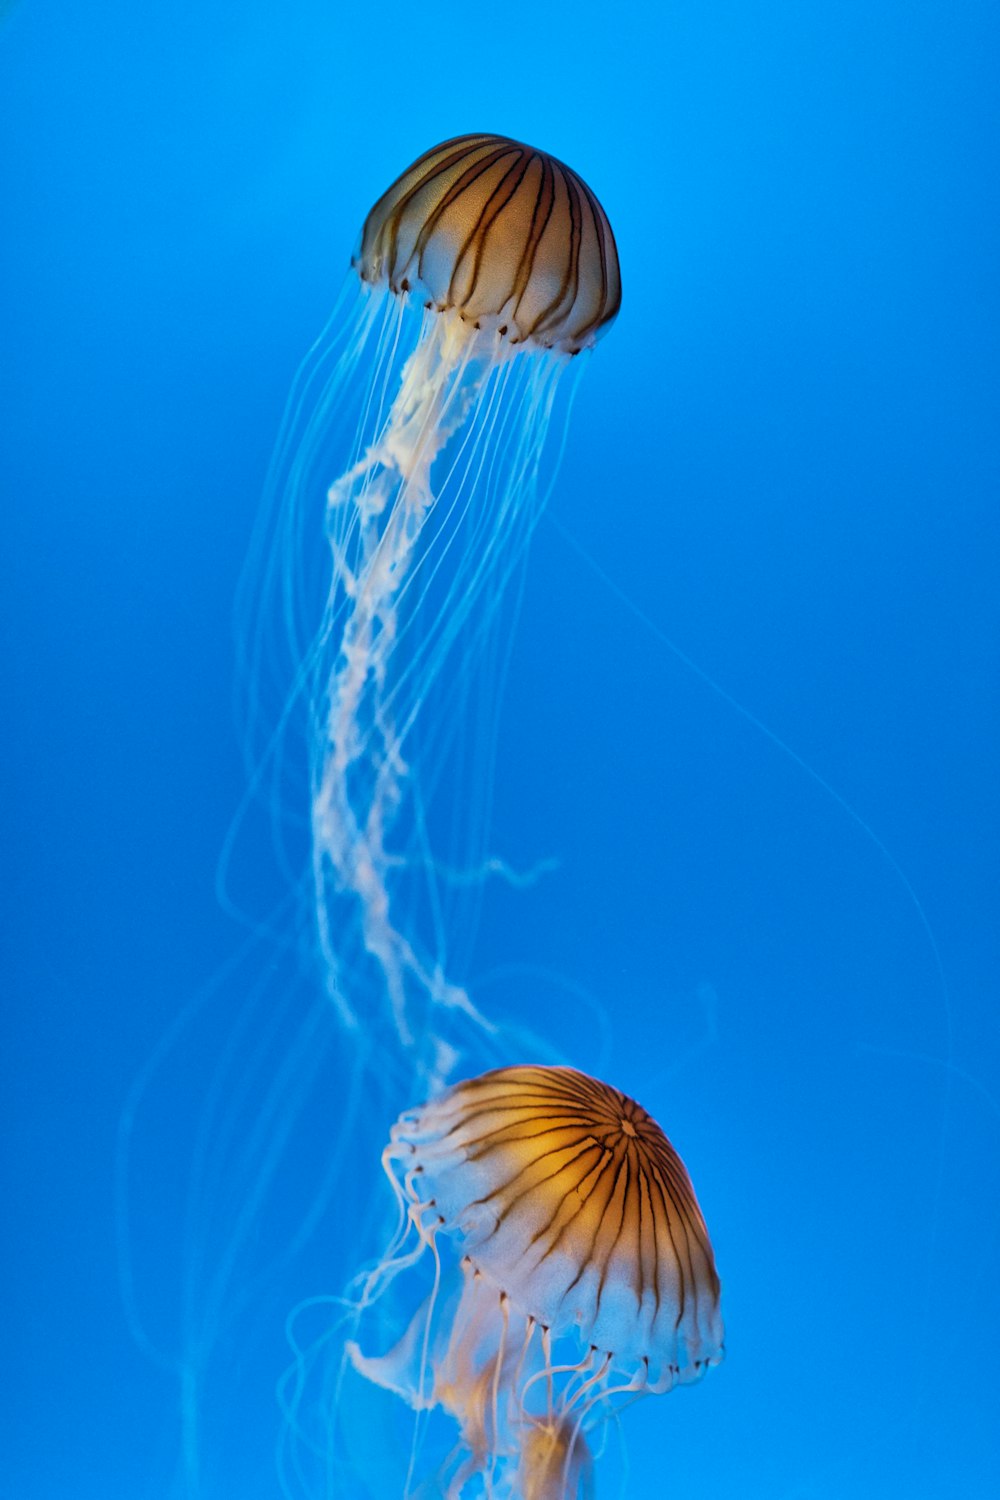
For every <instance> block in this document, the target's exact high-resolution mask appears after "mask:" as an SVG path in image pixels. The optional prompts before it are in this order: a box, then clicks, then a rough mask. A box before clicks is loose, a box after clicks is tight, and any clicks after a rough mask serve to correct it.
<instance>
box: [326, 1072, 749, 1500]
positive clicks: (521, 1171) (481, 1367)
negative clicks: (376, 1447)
mask: <svg viewBox="0 0 1000 1500" xmlns="http://www.w3.org/2000/svg"><path fill="white" fill-rule="evenodd" d="M383 1163H384V1165H385V1167H386V1171H387V1172H388V1174H389V1177H390V1181H391V1182H392V1184H393V1186H394V1189H395V1191H396V1193H397V1197H398V1199H399V1202H400V1205H401V1208H402V1211H403V1219H404V1223H405V1225H406V1226H407V1227H408V1228H409V1229H411V1230H413V1231H414V1232H415V1236H416V1247H415V1249H414V1248H411V1247H410V1246H408V1245H407V1243H406V1239H405V1237H400V1238H399V1239H398V1240H397V1243H396V1244H395V1245H394V1246H393V1247H392V1248H391V1251H390V1253H389V1255H388V1256H387V1257H386V1259H385V1261H384V1262H383V1263H382V1265H381V1266H380V1268H379V1269H378V1271H377V1272H376V1273H375V1278H376V1279H375V1282H374V1283H373V1285H375V1286H376V1287H377V1286H378V1285H380V1284H381V1280H384V1282H385V1284H386V1285H388V1284H390V1283H391V1282H393V1281H394V1280H395V1278H396V1277H397V1275H399V1274H400V1273H401V1271H403V1270H409V1269H410V1268H411V1267H412V1266H413V1265H414V1264H415V1263H416V1262H417V1261H418V1260H419V1258H420V1254H421V1252H422V1251H426V1252H429V1255H430V1257H431V1258H432V1259H433V1263H434V1266H435V1273H434V1280H433V1285H432V1288H431V1291H430V1293H429V1294H428V1296H427V1298H426V1300H425V1302H424V1303H423V1305H422V1306H421V1307H420V1308H419V1309H418V1310H417V1313H416V1314H415V1316H414V1317H413V1319H412V1321H411V1323H410V1325H409V1328H408V1330H407V1333H406V1334H405V1335H404V1336H403V1338H402V1339H401V1340H400V1341H399V1343H398V1344H397V1345H395V1346H394V1347H392V1348H391V1349H390V1350H389V1351H388V1352H387V1353H386V1354H383V1355H369V1354H365V1353H363V1352H362V1350H361V1347H360V1345H359V1343H358V1342H357V1341H355V1342H354V1343H352V1344H351V1345H350V1346H349V1354H350V1358H351V1360H352V1363H353V1365H354V1367H355V1369H356V1370H357V1372H358V1373H359V1374H361V1375H362V1376H364V1377H365V1378H367V1379H368V1380H370V1381H373V1382H375V1383H376V1384H378V1385H382V1386H385V1387H386V1388H388V1389H390V1390H393V1391H395V1392H396V1393H397V1394H399V1395H402V1396H403V1397H404V1398H405V1399H406V1400H407V1401H408V1402H409V1403H410V1404H411V1406H413V1407H414V1408H415V1409H416V1410H418V1411H427V1410H430V1409H433V1408H434V1407H435V1406H440V1407H441V1408H442V1409H443V1410H444V1411H446V1412H448V1413H449V1414H450V1415H451V1416H452V1417H453V1418H455V1419H456V1420H457V1423H458V1426H459V1431H460V1434H461V1438H460V1443H459V1449H458V1454H459V1456H458V1458H457V1460H456V1467H455V1469H454V1473H453V1474H452V1477H451V1480H450V1484H451V1488H448V1489H447V1490H446V1493H448V1494H454V1495H458V1494H460V1493H461V1492H462V1483H464V1482H465V1480H466V1479H469V1478H471V1477H472V1475H473V1474H491V1475H493V1477H494V1478H496V1477H497V1476H498V1475H499V1476H502V1477H504V1479H505V1482H506V1483H509V1484H510V1485H511V1486H512V1488H510V1489H509V1490H498V1493H510V1494H512V1495H515V1496H518V1497H520V1500H528V1497H535V1500H576V1497H577V1496H578V1495H579V1494H580V1492H581V1486H586V1485H587V1484H588V1483H589V1473H590V1456H589V1445H588V1439H587V1434H588V1432H589V1431H590V1430H591V1429H593V1428H594V1427H595V1426H596V1425H597V1423H598V1422H599V1421H600V1420H601V1418H603V1417H604V1416H606V1415H608V1413H609V1412H610V1411H611V1410H613V1409H614V1407H615V1398H619V1397H620V1398H626V1397H628V1398H631V1397H634V1396H636V1395H642V1394H652V1393H662V1392H664V1391H668V1390H670V1389H671V1388H672V1387H673V1386H674V1385H678V1384H688V1383H691V1382H693V1381H695V1380H697V1379H699V1378H700V1377H701V1376H702V1375H703V1374H704V1373H705V1371H706V1370H707V1369H709V1368H710V1367H711V1366H713V1365H716V1364H718V1363H719V1361H720V1360H721V1358H722V1354H723V1329H722V1320H721V1314H720V1308H719V1298H720V1287H719V1279H718V1276H717V1273H716V1270H715V1261H714V1257H713V1253H712V1247H711V1242H710V1240H709V1237H708V1232H707V1229H706V1227H705V1222H704V1219H703V1217H702V1214H701V1210H700V1208H699V1206H698V1202H697V1199H696V1197H695V1194H694V1189H693V1188H692V1186H691V1181H690V1178H689V1177H688V1175H687V1172H686V1171H685V1168H684V1165H683V1163H682V1162H681V1159H680V1157H679V1156H678V1155H677V1152H676V1151H675V1150H674V1148H673V1146H672V1145H671V1144H670V1142H669V1141H668V1140H667V1137H666V1136H665V1135H664V1133H663V1131H662V1130H661V1129H660V1127H659V1126H658V1125H657V1124H656V1122H655V1121H654V1120H653V1119H652V1118H651V1117H650V1116H649V1115H648V1114H647V1113H646V1111H645V1110H644V1109H642V1107H641V1106H640V1105H638V1104H637V1103H636V1102H635V1101H634V1100H633V1099H630V1098H629V1097H628V1096H627V1095H625V1094H623V1093H621V1092H620V1091H619V1090H617V1089H614V1088H612V1087H610V1086H609V1085H607V1084H604V1083H601V1082H599V1081H597V1080H596V1079H593V1078H590V1077H588V1076H587V1075H586V1074H584V1073H580V1072H577V1071H576V1070H575V1069H572V1068H564V1067H545V1066H530V1067H524V1066H522V1067H509V1068H501V1069H497V1070H494V1071H491V1072H489V1073H486V1074H483V1075H482V1076H480V1077H478V1078H473V1079H470V1080H468V1081H467V1082H464V1083H459V1084H456V1085H454V1086H453V1087H452V1088H450V1089H449V1090H447V1091H446V1092H445V1093H444V1094H442V1095H441V1096H440V1097H439V1098H437V1099H434V1100H432V1101H430V1102H429V1103H428V1104H425V1105H424V1106H422V1107H421V1108H419V1109H416V1110H412V1111H408V1112H407V1113H406V1114H404V1115H403V1116H402V1117H401V1118H400V1119H399V1120H398V1121H397V1123H396V1125H395V1126H394V1127H393V1129H392V1133H391V1139H390V1142H389V1145H388V1146H387V1147H386V1149H385V1152H384V1155H383ZM451 1245H454V1248H455V1250H456V1252H457V1257H456V1258H457V1260H458V1266H457V1269H456V1268H454V1267H453V1268H452V1269H451V1271H449V1266H448V1265H445V1267H444V1270H442V1260H443V1258H444V1257H445V1256H446V1255H447V1254H448V1250H449V1247H450V1246H451ZM455 1278H458V1279H460V1283H461V1286H460V1291H459V1292H458V1293H457V1294H456V1293H455V1292H454V1290H453V1289H452V1288H451V1286H450V1280H452V1279H455ZM442 1488H443V1489H444V1486H443V1485H442Z"/></svg>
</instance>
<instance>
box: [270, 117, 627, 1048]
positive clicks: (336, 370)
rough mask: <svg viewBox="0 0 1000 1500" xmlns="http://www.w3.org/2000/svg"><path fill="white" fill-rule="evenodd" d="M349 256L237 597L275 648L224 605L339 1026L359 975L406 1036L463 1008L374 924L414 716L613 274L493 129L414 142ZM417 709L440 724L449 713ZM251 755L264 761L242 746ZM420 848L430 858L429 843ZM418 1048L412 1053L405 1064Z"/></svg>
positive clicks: (379, 917) (368, 1011)
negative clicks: (254, 564) (296, 829)
mask: <svg viewBox="0 0 1000 1500" xmlns="http://www.w3.org/2000/svg"><path fill="white" fill-rule="evenodd" d="M353 264H354V268H355V271H356V273H357V277H358V278H360V283H361V293H362V295H361V297H360V299H358V298H357V281H356V280H354V278H352V280H354V293H353V296H354V301H355V306H354V310H353V313H352V314H350V315H348V316H343V315H342V311H341V312H338V313H337V314H335V317H334V320H333V323H332V325H331V327H332V332H331V333H330V336H329V337H328V338H326V339H324V340H321V341H320V342H319V343H318V345H317V347H316V350H315V351H314V354H313V357H312V360H311V362H310V363H309V364H308V365H307V367H306V368H305V370H304V372H303V374H302V376H301V377H300V382H299V386H298V387H297V389H296V390H295V391H294V392H293V395H292V398H291V400H290V402H289V416H288V426H287V428H286V431H285V433H284V435H283V437H282V439H281V441H280V444H279V452H278V455H277V459H276V464H275V471H274V480H273V490H274V494H275V498H276V501H277V503H276V505H275V510H274V518H273V519H272V522H271V523H270V529H268V524H265V525H264V526H263V529H262V532H261V534H260V536H259V537H258V540H257V543H256V549H255V550H256V556H257V557H258V558H259V559H260V568H261V572H262V577H263V580H264V586H265V589H270V590H271V592H272V594H273V596H274V597H273V599H272V600H271V601H270V603H269V604H268V603H267V601H265V603H264V606H263V607H258V609H257V614H258V617H259V618H260V617H263V618H266V617H268V616H271V617H273V618H276V619H279V620H281V621H282V622H283V624H284V626H285V627H286V628H287V630H288V633H289V641H288V643H287V644H286V643H280V644H279V647H278V649H277V650H275V649H274V646H273V643H271V642H269V641H267V640H262V639H261V637H260V633H259V631H257V630H255V629H254V628H253V627H252V626H251V627H250V628H248V630H247V631H246V632H245V634H246V635H247V636H248V638H249V639H250V640H251V642H252V650H253V651H254V652H256V653H257V656H256V659H254V660H251V661H250V662H249V663H248V675H249V678H250V681H251V684H252V685H253V692H252V694H251V707H252V708H254V709H255V708H256V705H257V704H258V703H259V702H260V701H261V699H262V697H263V692H262V691H261V689H260V687H259V684H258V679H259V678H260V677H261V676H264V675H266V674H267V673H268V672H269V671H272V670H273V664H274V661H275V659H276V658H277V657H278V654H279V652H280V653H282V655H283V656H284V657H285V658H287V663H288V664H287V667H286V671H287V672H288V674H289V676H290V679H291V683H292V686H291V689H290V693H291V698H292V702H291V705H290V707H289V708H287V709H286V711H285V714H284V717H283V720H282V724H283V725H284V724H285V723H288V722H291V721H293V720H294V709H295V707H296V699H304V700H305V704H306V712H307V739H308V746H309V752H310V777H309V797H310V801H311V832H312V850H311V854H312V859H311V876H312V879H311V893H312V897H313V902H312V904H313V906H314V918H315V928H316V933H317V937H318V947H319V951H320V957H321V960H322V962H323V969H324V973H325V976H326V979H327V984H328V989H329V993H330V996H331V998H332V999H333V1000H334V1002H335V1003H336V1005H337V1007H338V1009H339V1011H340V1014H341V1016H342V1018H343V1020H344V1021H345V1023H347V1024H348V1025H350V1026H358V1025H360V1024H361V1020H362V1017H361V1014H360V1012H361V1009H362V1007H361V1006H360V1004H359V1000H358V996H359V994H364V995H365V996H370V997H374V998H373V999H372V1000H371V1001H370V1002H369V1004H368V1005H367V1007H365V1013H364V1016H363V1021H364V1025H365V1028H366V1032H367V1033H368V1034H370V1033H371V1030H372V1028H373V1027H375V1028H376V1029H377V1028H378V1027H379V1026H381V1028H382V1030H383V1032H384V1033H386V1034H387V1036H388V1037H391V1038H392V1039H393V1040H394V1041H395V1043H396V1044H401V1045H402V1046H403V1047H404V1048H406V1049H408V1050H409V1049H418V1052H419V1049H420V1047H421V1046H422V1044H421V1042H420V1037H421V1036H431V1037H437V1036H438V1032H439V1027H438V1026H437V1025H435V1024H433V1023H432V1024H431V1025H430V1027H428V1026H426V1025H425V1024H424V1022H423V1021H421V1024H420V1026H419V1027H416V1026H415V1025H414V1022H413V1015H414V1011H415V1008H417V1009H418V1010H419V1014H420V1015H421V1017H423V1015H424V1013H425V1011H426V1009H427V1006H428V1003H430V1005H431V1008H432V1011H433V1010H434V1008H435V1007H438V1008H441V1009H443V1008H448V1009H451V1010H452V1011H456V1012H463V1013H464V1015H465V1017H466V1019H471V1020H472V1021H473V1024H478V1022H479V1018H478V1017H477V1016H476V1014H475V1012H474V1010H473V1008H472V1006H471V1005H470V1003H469V1001H468V999H467V997H466V995H465V993H464V991H463V990H462V989H461V988H460V987H459V986H457V985H454V984H452V983H451V982H450V981H449V980H448V978H447V976H446V975H445V974H444V973H443V972H442V971H441V966H440V965H439V964H437V963H436V962H435V961H433V960H432V959H431V958H429V957H428V955H427V953H426V951H425V949H424V948H423V947H422V946H421V943H420V941H419V940H418V937H417V936H416V935H415V934H412V933H405V932H403V931H402V930H401V929H400V927H399V926H398V925H397V918H396V907H397V904H399V903H398V902H397V896H396V892H397V889H398V886H399V883H400V881H402V880H405V879H406V872H407V870H408V869H410V868H412V863H411V860H410V855H409V854H408V852H407V850H406V848H405V847H401V845H402V843H403V840H402V839H400V827H401V826H402V827H403V828H404V829H405V827H406V825H405V821H404V820H403V819H401V816H400V814H401V810H402V809H403V808H404V806H405V804H406V802H407V799H408V797H410V796H411V794H412V793H413V791H414V790H415V788H416V786H417V785H418V784H417V783H415V781H414V778H415V777H416V775H417V771H418V768H417V767H416V766H414V765H413V741H414V738H415V735H414V730H415V727H416V726H417V724H418V723H420V722H421V720H422V718H423V719H426V717H427V715H426V708H427V703H428V699H429V697H430V696H431V694H432V692H433V690H434V689H435V685H436V684H437V683H438V682H439V681H440V680H441V679H442V678H443V677H446V678H447V682H448V684H454V683H456V682H457V683H462V684H464V683H468V682H469V681H470V679H471V675H472V670H473V667H474V664H475V659H476V655H477V653H478V652H481V651H483V650H484V649H485V645H486V643H487V642H488V640H489V637H490V627H491V623H492V621H493V620H494V619H495V618H496V612H497V610H498V608H499V603H500V600H501V598H502V596H503V592H504V588H505V586H506V584H507V583H508V581H509V580H510V579H511V577H512V576H513V575H514V574H515V573H516V571H517V569H518V565H519V563H520V561H521V559H522V557H523V555H524V550H525V547H526V545H527V542H528V539H529V538H530V535H531V532H532V530H533V528H534V526H535V524H536V522H537V520H538V517H539V515H540V512H541V507H542V504H543V502H544V498H545V494H546V488H547V482H550V476H549V474H547V473H545V472H544V471H543V468H542V453H543V447H544V443H545V437H546V432H547V429H548V427H549V424H550V421H551V419H552V416H553V412H554V402H555V397H556V386H557V383H558V382H559V379H560V376H561V375H562V374H563V372H564V371H565V369H566V368H567V366H568V365H570V364H571V363H575V364H576V365H577V366H578V365H579V364H580V361H575V362H574V361H572V359H571V356H573V355H578V354H580V353H582V352H583V351H585V350H588V349H590V348H591V347H592V346H593V345H594V343H595V342H596V340H597V339H598V337H599V335H601V334H602V333H603V332H604V331H605V330H606V329H607V327H608V326H609V325H610V323H611V321H612V319H613V318H614V317H615V315H616V313H617V311H618V307H619V304H620V300H621V286H620V279H619V271H618V256H617V251H616V248H615V241H614V236H613V235H612V232H611V228H610V225H609V223H608V220H607V217H606V216H605V213H604V210H603V209H602V208H601V205H600V204H599V202H598V200H597V198H596V197H595V195H594V193H593V192H592V191H591V189H590V188H589V187H588V186H587V185H586V183H584V181H583V180H582V178H580V177H579V176H578V175H577V174H576V173H575V172H573V171H571V170H570V168H569V167H566V166H564V165H563V164H562V163H561V162H559V161H557V160H556V159H555V157H552V156H549V155H548V154H547V153H546V152H544V151H537V150H534V149H532V148H531V147H528V146H524V145H521V144H520V143H518V142H517V141H513V140H508V139H507V138H506V137H503V136H497V135H466V136H460V137H458V138H457V139H455V140H452V141H447V142H445V143H444V144H443V145H441V146H437V147H435V148H434V149H433V150H432V151H428V152H426V153H425V154H424V155H423V156H421V157H419V158H418V159H417V161H416V162H414V164H413V165H412V166H411V167H410V168H409V169H408V170H407V171H406V172H404V173H403V175H402V176H401V177H400V178H398V179H397V181H396V182H395V183H394V184H393V185H392V186H391V187H390V188H389V189H388V191H387V192H386V193H384V194H383V195H382V197H380V198H379V199H378V201H377V202H376V204H375V206H374V208H372V210H371V212H370V213H369V215H368V217H367V219H366V220H365V224H364V229H363V232H362V235H361V242H360V247H359V249H358V252H357V254H356V256H355V258H354V262H353ZM331 481H332V482H331ZM310 504H313V505H315V507H316V510H315V512H314V513H313V514H312V515H310V514H309V506H310ZM321 538H322V539H325V541H326V544H327V546H328V547H329V553H328V557H329V567H328V571H327V573H326V576H325V578H317V563H316V558H315V553H314V552H310V553H308V554H306V553H305V552H303V551H300V550H297V549H303V548H307V547H314V546H315V542H316V541H317V540H320V539H321ZM282 542H284V544H285V545H286V547H288V548H290V549H291V553H292V555H291V556H288V557H287V559H286V566H285V567H284V568H282V566H281V563H280V561H279V560H276V559H277V558H278V556H279V553H280V548H281V544H282ZM321 545H322V543H321ZM304 583H305V584H306V585H307V586H309V585H311V587H312V592H313V597H315V596H316V594H319V596H320V597H319V599H317V604H318V606H319V608H320V609H321V611H322V613H321V617H320V618H319V620H318V624H317V627H316V628H315V630H311V629H309V628H308V627H307V626H305V627H304V625H303V621H304V620H307V619H308V609H307V607H306V606H305V605H304V603H303V598H302V595H303V584H304ZM306 593H307V594H308V587H307V589H306ZM446 665H447V666H448V669H449V670H448V672H447V673H445V670H444V669H445V667H446ZM442 691H443V690H442ZM427 729H428V726H427V725H426V724H424V723H421V733H426V732H427ZM429 732H430V734H431V735H432V736H433V737H434V738H435V740H436V741H446V740H447V739H448V737H449V735H450V734H451V733H452V732H453V730H452V726H451V724H450V723H444V724H442V723H440V721H439V722H437V723H433V722H432V723H431V725H430V727H429ZM268 734H269V738H267V739H266V740H265V741H264V746H263V749H262V751H261V755H262V758H263V759H264V760H265V761H266V760H267V758H268V757H270V758H271V759H272V760H273V761H274V762H275V763H276V769H275V771H274V778H273V779H274V780H276V781H282V780H283V779H284V778H285V777H286V776H287V770H286V767H287V766H288V764H289V763H290V762H291V760H292V758H291V757H289V756H285V755H284V754H283V749H282V745H281V744H280V743H279V741H280V735H278V736H275V735H274V733H273V727H269V729H268ZM251 738H252V728H251ZM259 775H260V780H261V782H262V783H264V784H265V785H267V784H270V781H269V779H268V778H269V775H270V771H269V768H268V767H267V766H266V765H265V767H264V769H263V770H262V771H261V772H260V773H259ZM404 838H405V833H404ZM396 840H398V841H399V842H398V843H394V841H396ZM421 853H422V854H423V853H424V851H421ZM422 869H423V871H424V875H425V877H426V880H427V881H433V880H434V878H435V877H434V867H433V862H432V861H431V860H430V859H428V858H426V857H425V858H423V863H422ZM412 904H413V903H412V902H410V903H409V905H411V906H412ZM379 1002H381V1003H379ZM438 1014H440V1009H439V1010H438ZM425 1050H426V1049H425ZM436 1066H437V1065H436V1062H435V1060H434V1058H432V1057H423V1058H421V1059H420V1063H419V1067H420V1068H421V1070H422V1074H423V1076H424V1077H432V1076H434V1074H435V1068H436Z"/></svg>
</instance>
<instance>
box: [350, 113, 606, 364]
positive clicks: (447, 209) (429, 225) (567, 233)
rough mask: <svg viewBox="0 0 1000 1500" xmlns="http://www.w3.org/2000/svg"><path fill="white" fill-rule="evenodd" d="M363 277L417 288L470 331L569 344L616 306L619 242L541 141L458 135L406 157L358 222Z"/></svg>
mask: <svg viewBox="0 0 1000 1500" xmlns="http://www.w3.org/2000/svg"><path fill="white" fill-rule="evenodd" d="M354 264H355V267H356V269H357V271H358V274H359V275H360V277H361V279H362V281H365V282H367V283H369V284H371V285H377V284H379V283H381V282H383V281H384V282H387V283H388V285H389V287H390V289H391V290H392V291H393V292H394V293H397V294H410V293H415V294H419V295H422V296H423V297H424V299H425V305H426V306H427V307H430V308H433V309H434V310H435V311H437V312H439V313H444V312H453V313H457V314H458V316H459V318H460V319H461V320H462V321H463V322H465V323H467V324H471V325H472V328H473V330H474V331H483V332H491V333H495V334H496V335H497V337H498V338H500V339H502V340H505V341H506V342H505V345H504V348H505V350H509V349H513V348H515V347H516V346H519V345H520V346H526V347H527V348H529V349H539V348H542V349H557V350H561V351H563V352H565V353H568V354H577V353H579V352H580V350H581V349H585V348H589V347H590V346H591V345H592V344H593V343H594V341H595V340H596V339H597V337H598V336H599V334H600V333H601V332H602V331H603V330H604V329H605V328H606V327H607V326H608V325H609V324H610V323H611V321H612V320H613V319H614V318H615V316H616V315H617V313H618V309H619V307H620V305H621V277H620V274H619V269H618V252H617V248H616V246H615V240H614V235H613V234H612V232H611V225H610V224H609V223H608V219H607V216H606V214H605V212H604V210H603V208H602V207H601V205H600V203H599V202H598V201H597V199H596V197H595V196H594V194H593V193H592V192H591V190H590V189H589V188H588V187H587V185H586V183H585V182H584V181H583V180H582V178H580V177H579V176H578V175H577V174H576V173H575V172H574V171H572V170H571V169H570V168H569V167H567V166H564V165H563V163H562V162H560V161H557V160H556V159H555V157H553V156H549V155H548V154H547V153H545V152H543V151H536V150H534V149H533V148H532V147H530V146H525V145H522V144H521V143H520V142H519V141H513V140H509V139H508V138H507V137H505V136H498V135H463V136H458V137H456V138H455V139H454V140H450V141H445V142H444V143H443V144H442V145H440V146H435V147H434V148H433V149H432V150H430V151H425V152H424V154H423V155H422V156H420V157H418V158H417V160H416V161H415V162H414V163H413V165H412V166H411V167H409V168H408V169H407V170H406V171H405V172H404V173H403V174H402V176H400V177H398V178H397V179H396V181H395V182H394V183H393V184H392V186H391V187H390V188H389V189H388V191H387V192H385V193H383V195H382V197H381V198H379V200H378V202H377V203H376V204H375V206H374V208H373V209H372V211H371V213H370V214H369V215H368V217H367V219H366V220H365V224H364V229H363V230H362V235H361V247H360V250H359V252H358V254H357V255H356V256H355V260H354Z"/></svg>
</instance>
